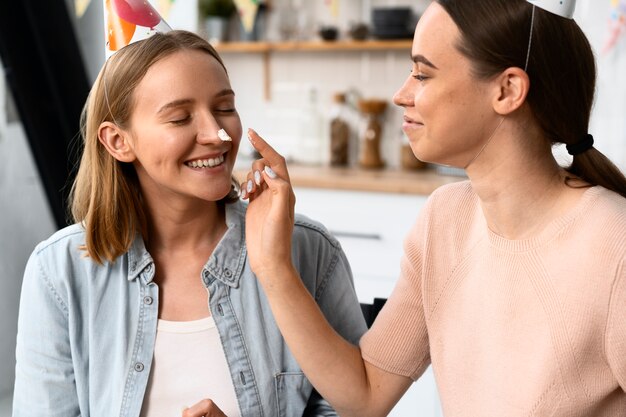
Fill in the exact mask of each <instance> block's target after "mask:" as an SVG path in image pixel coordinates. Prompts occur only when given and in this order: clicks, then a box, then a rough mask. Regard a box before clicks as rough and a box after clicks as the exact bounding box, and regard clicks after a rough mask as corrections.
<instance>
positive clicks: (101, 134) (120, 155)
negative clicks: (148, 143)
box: [98, 122, 136, 162]
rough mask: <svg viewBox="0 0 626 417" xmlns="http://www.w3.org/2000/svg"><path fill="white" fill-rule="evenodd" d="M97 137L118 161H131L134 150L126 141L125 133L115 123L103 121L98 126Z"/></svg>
mask: <svg viewBox="0 0 626 417" xmlns="http://www.w3.org/2000/svg"><path fill="white" fill-rule="evenodd" d="M98 139H99V140H100V143H102V145H104V147H105V148H106V150H107V151H108V152H109V153H110V154H111V156H112V157H113V158H115V159H117V160H118V161H120V162H133V161H134V160H135V159H136V157H135V152H134V151H133V148H132V147H131V146H130V143H128V137H127V133H126V132H124V131H123V130H122V129H120V128H119V127H118V126H117V125H116V124H115V123H112V122H103V123H102V124H101V125H100V127H99V128H98Z"/></svg>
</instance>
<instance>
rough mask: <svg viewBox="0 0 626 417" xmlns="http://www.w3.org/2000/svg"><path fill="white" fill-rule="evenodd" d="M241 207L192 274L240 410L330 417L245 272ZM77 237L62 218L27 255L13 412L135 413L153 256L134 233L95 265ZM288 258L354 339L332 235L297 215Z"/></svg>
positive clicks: (343, 269)
mask: <svg viewBox="0 0 626 417" xmlns="http://www.w3.org/2000/svg"><path fill="white" fill-rule="evenodd" d="M245 208H246V205H245V204H243V203H241V202H237V203H233V204H228V205H226V223H227V226H228V230H227V232H226V233H225V235H224V236H223V238H222V240H221V241H220V243H219V244H218V246H217V247H216V248H215V250H214V252H213V254H212V255H211V257H210V258H209V260H208V261H207V262H206V264H205V265H204V268H203V269H202V271H201V273H200V276H199V277H198V279H201V280H202V282H203V284H204V286H205V287H206V288H208V290H209V294H210V298H209V302H208V303H209V308H210V310H211V314H212V316H213V318H214V320H215V323H216V326H217V329H218V332H219V335H220V338H221V340H222V343H223V346H224V352H225V355H226V360H227V362H228V365H229V368H230V372H231V377H232V381H233V384H234V387H235V392H236V396H237V400H238V402H239V408H240V410H241V414H242V416H254V417H263V416H265V417H276V416H288V417H291V416H302V415H306V416H330V415H332V416H334V415H336V413H335V411H333V410H332V408H330V406H329V405H328V404H327V403H326V402H325V401H324V400H323V399H321V398H320V396H319V394H317V393H316V392H315V391H314V390H313V388H312V386H311V384H310V382H309V381H308V380H307V379H306V377H305V376H304V374H303V373H302V370H301V369H300V367H299V366H298V364H297V363H296V361H295V359H294V358H293V356H292V355H291V353H290V351H289V349H288V348H287V345H286V344H285V341H284V340H283V338H282V336H281V335H280V332H279V330H278V327H277V325H276V323H275V321H274V318H273V316H272V312H271V310H270V307H269V304H268V302H267V299H266V297H265V294H264V293H263V290H262V288H261V286H260V284H259V282H258V281H257V279H256V277H255V276H254V274H253V273H252V272H251V270H250V267H249V265H248V262H247V256H246V247H245V234H244V232H245V226H244V220H245ZM84 243H85V233H84V230H83V228H82V227H81V226H80V225H73V226H69V227H66V228H65V229H63V230H60V231H59V232H57V233H55V234H54V235H53V236H52V237H50V238H49V239H48V240H46V241H44V242H42V243H40V244H39V245H38V246H37V247H36V248H35V250H34V252H33V254H32V255H31V257H30V259H29V261H28V264H27V266H26V270H25V274H24V282H23V287H22V295H21V302H20V313H19V322H18V334H17V352H16V356H17V364H16V381H15V391H14V400H13V416H14V417H22V416H37V417H41V416H46V417H56V416H58V417H70V416H83V417H90V416H91V417H105V416H106V417H110V416H120V417H137V416H139V414H140V411H141V406H142V402H143V398H144V393H145V391H146V386H147V384H148V378H149V375H150V367H151V362H152V357H153V352H154V343H155V338H156V329H157V319H158V302H159V287H158V286H157V285H156V283H155V282H153V278H154V272H155V265H154V262H153V260H152V258H151V256H150V254H149V253H148V252H147V250H146V248H145V246H144V242H143V240H142V239H141V238H140V237H137V238H136V239H135V241H134V242H133V244H132V247H131V248H130V250H129V251H128V252H127V253H125V254H124V255H122V256H120V257H118V258H117V259H116V260H115V262H112V263H105V264H104V265H98V264H96V263H95V262H93V261H92V260H91V259H90V258H88V257H86V256H85V253H84V251H81V250H80V249H79V247H80V246H81V245H83V244H84ZM292 259H293V262H294V265H295V267H296V269H297V270H298V271H299V272H300V275H301V277H302V280H303V282H304V284H305V285H306V287H307V288H308V290H309V291H310V293H311V294H312V295H313V296H314V298H315V300H316V302H317V303H318V305H319V306H320V308H321V310H322V311H323V313H324V315H325V316H326V318H327V319H328V320H329V322H330V324H331V325H332V326H333V327H334V328H335V329H336V331H337V332H338V333H340V334H341V335H342V336H343V337H344V338H346V339H347V340H349V341H351V342H352V343H354V344H357V343H358V340H359V338H360V337H361V335H362V334H363V333H364V332H365V330H366V325H365V322H364V319H363V315H362V313H361V310H360V306H359V303H358V300H357V297H356V294H355V290H354V285H353V281H352V276H351V272H350V267H349V265H348V262H347V260H346V257H345V255H344V253H343V251H342V249H341V247H340V245H339V243H338V242H337V241H336V240H335V239H334V238H333V237H332V236H330V235H329V234H328V232H327V231H326V230H325V229H324V228H323V227H322V226H321V225H320V224H318V223H316V222H313V221H311V220H309V219H307V218H305V217H302V216H296V220H295V227H294V237H293V249H292ZM198 400H200V399H198ZM218 406H219V404H218ZM172 417H174V416H172Z"/></svg>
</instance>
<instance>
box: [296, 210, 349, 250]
mask: <svg viewBox="0 0 626 417" xmlns="http://www.w3.org/2000/svg"><path fill="white" fill-rule="evenodd" d="M294 241H298V242H300V243H302V241H304V242H315V243H316V244H322V245H329V246H330V247H333V248H335V249H338V248H339V246H340V245H339V242H338V241H337V239H336V238H335V237H334V236H333V235H331V234H330V232H329V231H328V229H327V228H326V227H325V226H324V225H323V224H322V223H320V222H318V221H316V220H313V219H311V218H309V217H307V216H305V215H302V214H297V213H296V217H295V220H294Z"/></svg>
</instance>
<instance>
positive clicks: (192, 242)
mask: <svg viewBox="0 0 626 417" xmlns="http://www.w3.org/2000/svg"><path fill="white" fill-rule="evenodd" d="M82 122H83V123H82V124H83V138H84V152H83V155H82V160H81V163H80V169H79V172H78V176H77V178H76V182H75V184H74V188H73V193H72V211H73V216H74V219H75V221H76V224H75V225H73V226H69V227H67V228H65V229H63V230H60V231H59V232H57V233H55V234H54V235H53V236H51V237H50V238H49V239H48V240H46V241H45V242H42V243H41V244H39V245H38V246H37V248H36V249H35V250H34V252H33V254H32V256H31V258H30V260H29V262H28V265H27V267H26V271H25V275H24V283H23V290H22V298H21V304H20V315H19V325H18V336H17V367H16V382H15V394H14V403H13V416H14V417H22V416H37V417H41V416H46V417H53V416H59V417H67V416H77V415H81V416H91V417H105V416H106V417H110V416H120V417H127V416H128V417H130V416H132V417H136V416H144V417H160V416H167V417H172V416H176V415H178V416H180V415H182V416H185V417H197V416H224V415H226V416H228V417H235V416H250V417H259V416H266V417H275V416H302V415H307V416H322V415H323V416H330V415H336V413H335V412H334V410H332V408H330V407H329V405H328V403H327V402H326V401H324V400H323V399H322V398H321V397H320V396H319V395H318V394H317V393H316V392H315V391H314V390H313V389H312V386H311V384H310V383H309V381H308V380H307V379H306V377H305V376H304V375H303V374H302V371H301V369H300V367H299V366H298V364H297V363H296V361H295V359H294V358H293V357H292V355H291V353H290V351H289V349H288V348H287V346H286V344H285V343H284V340H283V338H282V337H281V335H280V333H279V331H278V328H277V326H276V323H275V321H274V319H273V316H272V314H271V311H270V308H269V305H268V303H267V300H266V297H265V295H264V294H263V293H262V291H261V288H260V285H259V283H258V281H257V280H256V278H255V277H254V275H253V273H252V271H251V269H250V265H249V263H248V256H247V252H246V246H245V222H244V218H245V213H246V206H245V205H244V204H243V203H242V202H241V201H239V199H238V198H237V191H236V187H234V186H233V180H232V177H231V172H232V169H233V165H234V163H235V158H236V156H237V149H238V146H239V142H240V138H241V134H242V128H241V122H240V119H239V115H238V114H237V111H236V107H235V93H234V92H233V91H232V89H231V87H230V82H229V79H228V75H227V73H226V69H225V68H224V65H223V63H222V61H221V60H220V58H219V56H218V55H217V53H216V52H215V50H214V49H213V48H212V47H211V46H210V45H209V44H208V43H207V42H206V41H205V40H203V39H201V38H199V37H198V36H196V35H193V34H191V33H188V32H184V31H173V32H168V33H166V34H156V35H154V36H152V37H150V38H148V39H146V40H143V41H140V42H136V43H133V44H131V45H129V46H127V47H125V48H124V49H122V50H120V51H118V52H117V53H116V54H115V55H113V56H112V57H111V58H110V59H109V60H108V62H107V63H106V64H105V66H104V68H103V69H102V71H101V72H100V75H99V76H98V78H97V80H96V82H95V84H94V86H93V88H92V91H91V94H90V96H89V99H88V102H87V104H86V106H85V109H84V113H83V121H82ZM292 249H293V250H292V251H290V254H289V256H290V257H291V259H292V261H293V262H294V265H295V267H296V268H297V269H298V271H299V275H300V276H301V277H302V283H303V285H304V286H305V287H306V288H307V291H310V294H311V296H313V297H314V298H315V299H316V301H317V303H319V304H318V305H319V307H320V308H321V309H322V310H323V311H324V312H325V314H326V318H327V319H328V320H329V321H330V322H331V323H332V324H333V326H334V328H335V330H336V331H337V332H338V333H339V334H341V335H342V336H343V337H345V338H347V339H348V340H351V341H352V342H353V343H357V342H358V340H359V337H360V336H361V334H362V333H363V332H364V331H365V322H364V319H363V316H362V313H361V310H360V306H359V304H358V301H357V298H356V295H355V291H354V287H353V283H352V280H351V274H350V270H349V267H348V264H347V261H346V258H345V256H344V254H343V252H342V250H341V248H340V246H339V244H338V243H337V241H336V240H335V239H333V238H332V237H331V236H330V235H329V234H328V233H327V232H326V230H325V229H324V228H323V227H322V226H321V225H319V224H318V223H315V222H313V221H311V220H308V219H306V218H303V217H298V218H297V220H296V226H295V230H294V236H293V246H292ZM181 410H182V411H181Z"/></svg>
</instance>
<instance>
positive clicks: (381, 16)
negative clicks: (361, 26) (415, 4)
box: [372, 7, 416, 39]
mask: <svg viewBox="0 0 626 417" xmlns="http://www.w3.org/2000/svg"><path fill="white" fill-rule="evenodd" d="M415 22H416V20H415V16H414V15H413V10H412V9H411V8H410V7H380V8H374V9H372V35H374V36H375V37H376V38H380V39H406V38H412V37H413V30H414V29H415V28H414V24H415Z"/></svg>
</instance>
